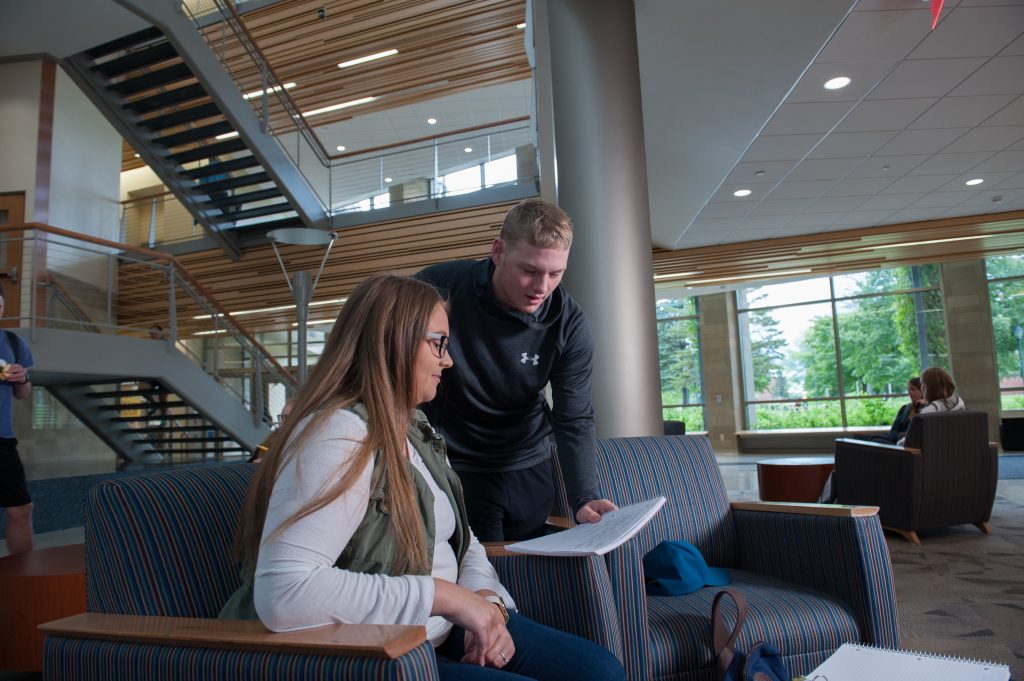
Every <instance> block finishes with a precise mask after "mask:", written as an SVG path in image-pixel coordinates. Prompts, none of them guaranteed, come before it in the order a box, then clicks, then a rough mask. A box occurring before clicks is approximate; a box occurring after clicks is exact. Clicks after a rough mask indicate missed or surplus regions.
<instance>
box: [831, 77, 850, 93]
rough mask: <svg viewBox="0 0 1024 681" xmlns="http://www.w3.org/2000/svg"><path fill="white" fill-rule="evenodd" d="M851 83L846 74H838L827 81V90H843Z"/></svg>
mask: <svg viewBox="0 0 1024 681" xmlns="http://www.w3.org/2000/svg"><path fill="white" fill-rule="evenodd" d="M849 84H850V79H849V78H847V77H846V76H837V77H835V78H832V79H831V80H827V81H825V89H826V90H842V89H843V88H844V87H846V86H847V85H849Z"/></svg>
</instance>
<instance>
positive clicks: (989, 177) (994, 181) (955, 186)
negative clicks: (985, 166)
mask: <svg viewBox="0 0 1024 681" xmlns="http://www.w3.org/2000/svg"><path fill="white" fill-rule="evenodd" d="M1013 175H1014V174H1013V173H985V174H984V175H982V174H981V173H973V172H972V173H965V174H963V175H959V176H957V177H956V178H955V179H953V180H950V181H949V182H948V183H946V184H944V185H943V186H942V187H939V191H943V192H957V191H959V192H966V193H968V194H978V193H980V192H983V191H986V190H987V189H989V188H990V187H996V186H998V185H999V183H1000V182H1005V181H1006V180H1009V179H1010V178H1011V177H1013ZM976 178H977V179H982V180H984V182H983V183H982V184H978V185H973V186H970V187H969V186H967V185H966V184H965V183H966V182H967V180H972V179H976Z"/></svg>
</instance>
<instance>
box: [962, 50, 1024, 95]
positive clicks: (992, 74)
mask: <svg viewBox="0 0 1024 681" xmlns="http://www.w3.org/2000/svg"><path fill="white" fill-rule="evenodd" d="M1022 90H1024V55H1021V56H1015V57H995V58H994V59H992V60H990V61H989V62H988V63H986V64H985V65H984V66H982V67H981V68H980V69H978V71H977V73H974V74H972V75H971V77H970V78H968V79H967V80H965V81H964V82H963V84H962V85H960V86H959V87H957V88H956V89H955V90H953V91H952V92H951V93H950V94H951V95H953V96H954V97H959V96H970V95H1014V94H1020V92H1021V91H1022Z"/></svg>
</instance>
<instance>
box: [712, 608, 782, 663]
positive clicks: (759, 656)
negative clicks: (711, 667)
mask: <svg viewBox="0 0 1024 681" xmlns="http://www.w3.org/2000/svg"><path fill="white" fill-rule="evenodd" d="M726 595H728V596H729V597H730V598H732V600H733V602H734V603H736V628H734V629H733V630H732V631H731V632H729V633H726V625H725V619H724V618H723V617H722V612H721V601H722V597H723V596H726ZM746 618H747V599H746V598H745V597H744V596H743V594H742V593H740V592H739V591H737V590H736V589H723V590H721V591H719V592H718V593H717V594H715V600H714V601H713V602H712V604H711V638H712V640H713V641H714V646H715V665H716V667H717V678H718V681H790V678H791V677H790V675H789V672H787V671H786V665H785V663H783V661H782V653H780V652H779V650H778V648H776V647H775V646H773V645H772V644H770V643H765V642H764V641H759V642H757V643H755V644H754V646H753V647H752V648H751V649H750V650H748V651H747V652H746V654H744V653H743V652H741V651H739V650H736V649H735V645H736V639H737V638H739V635H740V629H742V628H743V620H745V619H746Z"/></svg>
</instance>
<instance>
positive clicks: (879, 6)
mask: <svg viewBox="0 0 1024 681" xmlns="http://www.w3.org/2000/svg"><path fill="white" fill-rule="evenodd" d="M984 1H985V2H991V0H984ZM958 4H960V2H959V0H946V2H945V3H944V4H943V5H942V14H943V16H945V15H946V13H948V12H949V11H950V10H951V9H953V8H954V7H956V6H957V5H958ZM895 9H912V10H916V11H918V12H921V13H922V14H925V15H927V16H928V21H929V26H930V25H931V23H930V22H931V20H932V17H931V6H930V5H925V4H922V3H921V0H861V1H860V2H858V3H857V7H856V8H855V9H854V11H855V12H869V11H874V10H895Z"/></svg>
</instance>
